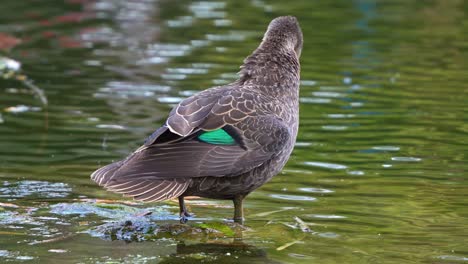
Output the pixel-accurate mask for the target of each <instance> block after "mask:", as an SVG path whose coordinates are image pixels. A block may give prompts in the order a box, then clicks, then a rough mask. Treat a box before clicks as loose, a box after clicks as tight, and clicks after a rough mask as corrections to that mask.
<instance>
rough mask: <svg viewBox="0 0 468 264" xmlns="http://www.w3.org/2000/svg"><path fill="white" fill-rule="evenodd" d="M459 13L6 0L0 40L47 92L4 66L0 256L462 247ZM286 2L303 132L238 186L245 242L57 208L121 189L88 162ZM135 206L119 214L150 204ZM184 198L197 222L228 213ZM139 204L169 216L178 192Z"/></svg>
mask: <svg viewBox="0 0 468 264" xmlns="http://www.w3.org/2000/svg"><path fill="white" fill-rule="evenodd" d="M467 12H468V6H467V5H466V3H465V1H462V0H449V1H445V0H432V1H420V0H410V1H400V0H398V1H386V0H376V1H370V0H354V1H324V0H323V1H322V0H321V1H286V2H285V1H262V0H253V1H244V0H241V1H193V2H192V1H162V0H161V1H156V0H148V1H123V0H122V1H120V0H116V1H110V0H92V1H72V0H70V1H58V0H53V1H32V0H31V1H11V0H4V1H2V4H1V8H0V32H1V33H2V34H3V35H0V43H2V41H3V43H2V44H1V45H0V47H1V49H0V52H1V54H2V55H5V56H7V57H9V58H12V59H15V60H17V61H19V62H21V63H22V67H23V73H24V74H26V75H27V76H28V77H29V78H30V79H32V80H34V83H35V84H36V85H38V86H39V87H41V88H42V89H44V90H45V92H46V95H47V98H48V101H49V104H48V106H46V107H45V106H42V105H41V103H40V101H39V100H38V98H36V97H35V96H34V95H33V94H32V93H31V92H30V90H28V89H27V88H26V87H24V86H23V85H22V84H21V83H20V82H17V81H14V80H2V79H0V180H1V181H0V224H1V225H0V262H6V261H10V262H30V263H52V262H51V261H55V262H57V263H59V262H60V263H106V262H112V261H114V262H128V263H154V262H161V263H193V262H196V261H206V262H210V261H212V262H216V261H219V262H222V263H245V262H250V263H465V262H467V261H468V249H467V246H466V245H467V244H468V239H467V238H468V231H467V230H468V221H467V217H468V210H467V209H466V208H467V206H468V199H467V198H466V194H467V193H468V184H467V177H468V175H467V173H466V171H467V169H468V165H467V164H468V162H467V157H466V153H467V147H468V146H467V145H468V141H467V139H468V137H467V134H468V125H467V121H468V119H467V117H468V112H467V110H468V108H467V107H466V105H467V101H468V96H467V92H468V90H467V74H466V72H467V70H468V68H467V65H466V62H467V61H468V60H467V59H468V58H467V54H468V53H467V48H468V42H467V41H466V33H467V31H468V23H467V21H468V18H467ZM284 14H292V15H295V16H297V17H298V19H299V21H300V23H301V25H302V29H303V33H304V50H303V52H302V58H301V64H302V73H301V79H302V85H301V124H300V131H299V136H298V143H297V146H296V148H295V150H294V152H293V155H292V158H291V159H290V161H289V163H288V165H287V166H286V168H285V170H284V171H283V173H282V174H280V175H278V176H277V177H275V178H274V179H273V180H272V181H271V182H270V183H268V184H267V185H265V186H263V187H262V188H261V189H259V190H257V191H256V192H254V193H252V194H251V195H250V196H249V197H248V199H247V200H246V218H247V222H246V225H247V227H248V229H246V230H243V231H242V232H241V233H242V241H239V240H238V239H235V238H233V237H226V238H223V237H217V238H211V237H209V236H205V235H200V236H189V237H178V236H174V239H163V240H149V241H145V242H138V243H137V242H134V243H127V242H125V241H120V240H116V241H110V240H106V239H103V238H102V237H99V236H93V233H92V232H91V231H90V230H94V228H95V227H98V226H101V225H103V224H104V223H105V222H109V221H111V222H112V221H117V220H116V219H115V218H114V219H113V218H112V217H110V216H109V215H105V214H103V213H102V212H101V211H98V213H96V211H92V210H91V209H89V208H88V207H86V208H88V209H89V210H91V213H89V214H88V213H86V214H67V213H65V211H66V210H62V211H60V212H56V211H54V208H57V206H58V205H63V204H65V205H73V206H76V205H77V204H78V205H79V204H80V203H90V204H93V203H92V200H91V202H89V201H90V200H89V199H109V200H112V199H116V200H121V199H122V198H121V197H120V196H118V195H114V194H111V193H109V192H106V191H104V190H102V189H101V188H98V187H97V186H96V185H95V184H94V183H92V182H91V181H90V179H89V174H90V173H91V172H92V171H93V170H94V169H96V168H97V167H98V166H99V165H101V164H106V163H108V162H110V161H112V160H116V159H119V158H122V157H124V156H125V155H127V154H128V153H129V152H130V151H132V150H134V149H135V148H136V147H137V146H139V145H140V144H141V143H142V142H143V141H144V138H145V137H146V136H147V135H149V134H150V133H151V132H152V131H153V130H154V129H155V128H157V127H158V126H159V125H161V124H162V122H164V118H165V116H166V115H167V113H168V111H169V110H170V109H171V107H172V106H173V105H174V104H176V103H177V102H178V101H180V100H181V99H182V98H185V97H187V96H190V95H191V94H193V93H194V92H196V91H199V90H202V89H205V88H207V87H211V86H215V85H220V84H224V83H228V82H230V81H232V80H234V79H235V78H236V75H235V73H236V72H237V71H238V67H239V65H240V64H241V63H242V60H243V58H244V57H245V56H247V55H248V54H249V53H250V52H251V51H252V50H253V49H254V48H255V47H256V46H257V45H258V43H259V41H260V40H261V37H262V34H263V31H264V30H265V27H266V25H267V24H268V22H269V21H270V20H271V19H272V18H274V17H276V16H279V15H284ZM5 36H10V37H15V38H17V39H20V40H21V43H18V44H14V45H13V44H12V45H10V47H6V46H7V45H6V44H5V43H6V40H5V39H6V37H5ZM23 105H24V106H27V107H26V108H24V107H19V106H23ZM15 107H16V108H15ZM12 109H23V110H22V111H18V112H15V111H12ZM87 206H88V205H87ZM130 206H133V207H135V208H136V209H135V208H134V210H135V211H132V210H133V209H132V210H130V211H131V212H130V211H125V212H126V213H127V215H125V214H124V215H123V216H122V217H125V216H128V215H129V214H135V213H136V212H137V211H138V212H139V210H140V209H141V210H143V209H144V208H145V206H142V205H130ZM189 206H190V208H191V210H192V211H194V212H195V213H196V215H197V217H198V218H196V219H195V221H192V222H194V223H195V222H206V221H208V222H210V221H211V222H213V221H214V222H222V221H223V219H226V218H228V217H230V216H231V211H232V209H231V208H229V207H230V206H231V204H230V203H229V202H226V201H204V200H202V201H199V200H194V201H189ZM66 208H68V207H66ZM80 208H82V207H80ZM93 208H94V207H93ZM147 208H156V209H152V210H154V212H153V215H152V216H151V217H152V218H151V221H154V222H156V223H158V224H159V223H172V222H174V223H175V222H176V220H177V216H176V213H177V207H176V204H175V203H172V202H168V203H162V204H151V205H148V206H147ZM101 209H102V208H101ZM101 209H93V210H101ZM67 210H68V209H67ZM82 210H84V209H82ZM102 210H103V209H102ZM115 210H116V209H115ZM92 212H94V213H92ZM113 212H114V213H115V212H117V211H113ZM118 212H120V211H118ZM111 214H112V213H111ZM158 216H159V218H158ZM296 216H297V217H299V218H300V219H302V220H303V221H304V222H305V223H307V224H308V230H307V232H303V231H304V230H301V227H300V225H299V224H298V223H297V221H296V220H295V218H294V217H296ZM187 261H191V262H187Z"/></svg>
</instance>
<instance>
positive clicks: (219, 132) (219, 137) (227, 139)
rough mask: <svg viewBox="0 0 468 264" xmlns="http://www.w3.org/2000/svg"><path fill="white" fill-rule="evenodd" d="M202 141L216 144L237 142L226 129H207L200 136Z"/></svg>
mask: <svg viewBox="0 0 468 264" xmlns="http://www.w3.org/2000/svg"><path fill="white" fill-rule="evenodd" d="M198 139H199V140H200V141H203V142H205V143H209V144H214V145H234V144H235V143H236V142H235V141H234V139H233V138H232V137H231V136H230V135H229V134H228V133H227V132H226V131H224V129H222V128H220V129H216V130H213V131H206V132H203V134H201V135H199V136H198Z"/></svg>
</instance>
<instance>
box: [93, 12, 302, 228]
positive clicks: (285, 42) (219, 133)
mask: <svg viewBox="0 0 468 264" xmlns="http://www.w3.org/2000/svg"><path fill="white" fill-rule="evenodd" d="M302 42H303V40H302V31H301V29H300V26H299V23H298V21H297V19H296V18H295V17H292V16H284V17H278V18H276V19H274V20H273V21H271V23H270V25H269V26H268V29H267V31H266V33H265V35H264V37H263V40H262V42H261V43H260V45H259V46H258V48H257V49H256V50H255V51H254V52H253V53H252V54H251V55H250V56H248V57H247V58H246V59H245V60H244V64H243V65H242V66H241V70H240V73H239V75H240V76H239V79H238V80H236V81H235V82H233V83H230V84H227V85H223V86H218V87H213V88H210V89H207V90H204V91H202V92H199V93H197V94H195V95H193V96H191V97H189V98H187V99H185V100H183V101H182V102H180V103H179V104H178V105H177V106H176V107H175V108H174V109H173V110H172V111H171V112H170V114H169V117H168V118H167V120H166V122H165V124H164V125H163V126H162V127H160V128H159V129H157V130H156V131H155V132H154V133H153V134H152V135H151V136H149V137H148V139H147V140H146V142H145V143H144V145H143V146H141V147H140V148H138V149H137V150H136V151H135V152H133V153H132V154H130V155H129V156H128V157H127V158H125V159H124V160H121V161H118V162H115V163H112V164H109V165H107V166H104V167H102V168H100V169H98V170H96V171H95V172H94V173H93V174H92V175H91V178H92V179H93V180H94V181H95V182H97V183H98V184H99V185H100V186H103V187H104V188H106V189H107V190H110V191H113V192H117V193H121V194H124V195H126V196H131V197H133V198H135V199H136V200H140V201H146V202H154V201H163V200H167V199H172V198H176V197H178V199H179V206H180V217H181V222H185V221H186V219H187V217H188V216H189V214H188V212H187V210H186V208H185V204H184V197H185V196H201V197H206V198H214V199H229V200H233V202H234V221H236V222H240V223H242V222H243V208H242V201H243V199H244V198H245V197H246V196H247V195H248V194H249V193H250V192H252V191H253V190H255V189H257V188H258V187H260V186H262V185H263V184H264V183H266V182H267V181H268V180H270V179H271V178H272V177H273V176H275V175H276V174H278V173H279V172H280V171H281V169H282V168H283V166H284V165H285V163H286V161H287V160H288V158H289V156H290V154H291V152H292V150H293V147H294V143H295V141H296V135H297V130H298V125H299V120H298V116H299V115H298V112H299V101H298V97H299V96H298V95H299V75H300V64H299V57H300V55H301V50H302Z"/></svg>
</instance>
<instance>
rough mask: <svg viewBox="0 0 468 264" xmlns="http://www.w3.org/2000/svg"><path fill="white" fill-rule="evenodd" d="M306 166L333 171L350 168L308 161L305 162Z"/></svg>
mask: <svg viewBox="0 0 468 264" xmlns="http://www.w3.org/2000/svg"><path fill="white" fill-rule="evenodd" d="M304 164H305V165H307V166H312V167H320V168H326V169H333V170H344V169H347V168H348V166H345V165H341V164H336V163H327V162H319V161H306V162H304Z"/></svg>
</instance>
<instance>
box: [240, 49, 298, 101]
mask: <svg viewBox="0 0 468 264" xmlns="http://www.w3.org/2000/svg"><path fill="white" fill-rule="evenodd" d="M262 44H263V43H262ZM299 79H300V64H299V60H298V58H297V56H296V54H295V52H294V51H292V50H286V49H282V48H280V47H273V46H271V45H264V44H263V45H260V47H258V48H257V49H256V50H255V51H254V52H253V53H252V55H250V56H249V57H247V58H246V59H245V60H244V64H243V65H242V66H241V71H240V79H239V81H240V82H241V83H242V84H243V85H246V86H251V87H252V88H253V89H259V90H260V91H261V92H263V93H265V94H268V95H271V96H275V97H285V96H286V97H293V98H297V96H298V93H299Z"/></svg>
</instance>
